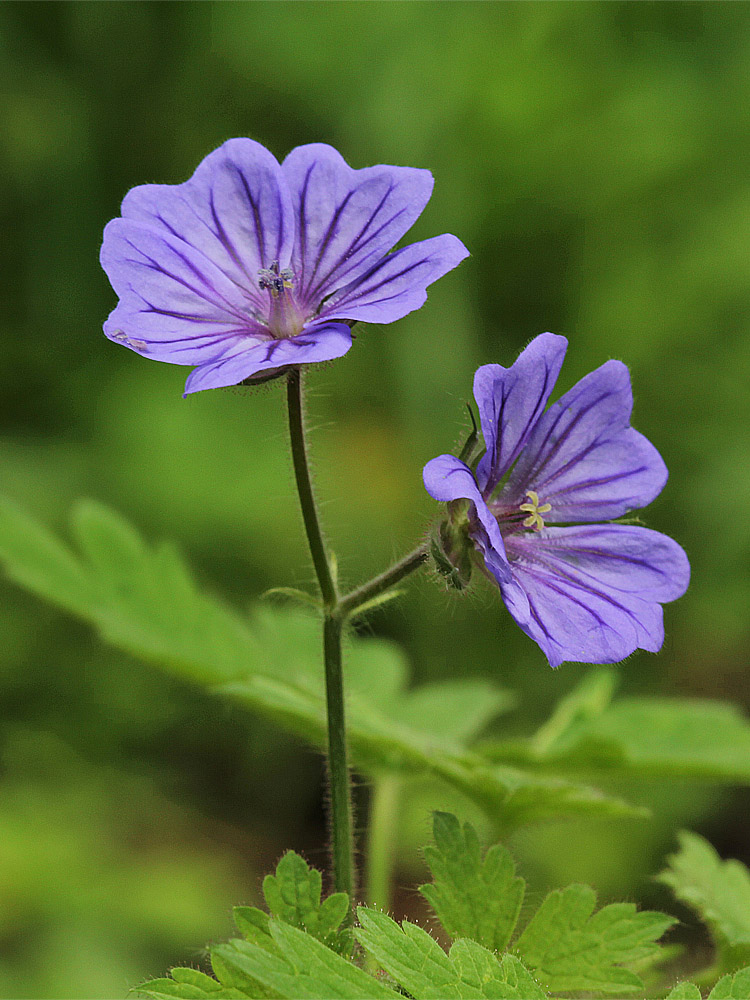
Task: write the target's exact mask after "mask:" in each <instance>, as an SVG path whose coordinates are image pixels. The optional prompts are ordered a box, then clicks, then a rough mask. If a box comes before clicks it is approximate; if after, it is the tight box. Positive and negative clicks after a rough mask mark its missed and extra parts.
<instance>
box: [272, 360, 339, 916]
mask: <svg viewBox="0 0 750 1000" xmlns="http://www.w3.org/2000/svg"><path fill="white" fill-rule="evenodd" d="M287 403H288V408H289V437H290V440H291V445H292V462H293V464H294V475H295V479H296V481H297V492H298V493H299V502H300V507H301V508H302V520H303V521H304V525H305V532H306V534H307V541H308V544H309V546H310V554H311V556H312V561H313V566H314V567H315V575H316V576H317V578H318V585H319V587H320V593H321V596H322V598H323V662H324V665H325V678H326V706H327V717H328V778H329V781H330V788H331V814H330V825H331V855H332V862H333V884H334V886H335V889H336V891H337V892H345V893H347V894H348V896H349V899H350V900H352V902H353V900H354V839H353V835H352V806H351V789H350V784H349V767H348V764H347V760H346V722H345V713H344V678H343V671H342V662H341V629H342V624H343V617H342V616H341V614H340V613H339V609H338V597H337V594H336V583H335V581H334V578H333V574H332V572H331V566H330V563H329V561H328V554H327V553H326V548H325V543H324V542H323V534H322V532H321V530H320V523H319V522H318V511H317V507H316V506H315V496H314V494H313V490H312V483H311V481H310V467H309V465H308V462H307V449H306V447H305V427H304V416H303V411H302V376H301V373H300V371H299V370H298V369H294V368H293V369H292V370H291V371H290V372H289V375H288V376H287Z"/></svg>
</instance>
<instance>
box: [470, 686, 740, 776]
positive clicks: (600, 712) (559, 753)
mask: <svg viewBox="0 0 750 1000" xmlns="http://www.w3.org/2000/svg"><path fill="white" fill-rule="evenodd" d="M614 687H615V675H614V674H613V673H612V672H611V671H609V670H606V669H603V668H598V669H596V670H594V671H592V673H591V674H590V675H588V676H587V677H586V678H585V679H584V680H583V681H582V683H581V684H580V685H579V686H578V688H576V689H575V690H574V691H573V692H572V694H570V695H569V696H568V697H567V698H564V699H562V701H561V702H560V703H559V704H558V705H557V707H556V709H555V711H554V713H553V715H552V716H551V717H550V719H549V720H548V721H547V722H546V723H545V724H544V725H543V726H542V727H541V729H539V730H538V732H537V733H536V734H535V735H534V736H533V737H532V738H531V739H529V740H527V741H525V742H519V741H515V742H511V741H505V742H504V741H496V742H491V743H490V742H487V743H486V744H484V745H483V747H482V750H483V752H484V753H485V754H486V755H487V756H488V757H490V758H491V759H493V760H510V761H513V762H514V763H519V764H524V765H533V766H535V767H538V768H542V769H550V770H554V771H557V772H559V773H572V774H575V773H579V772H583V773H586V774H591V773H596V772H603V773H606V774H611V775H612V776H613V777H665V778H695V779H706V780H710V781H717V782H742V783H744V784H748V783H750V723H749V722H748V719H747V717H746V716H745V715H744V714H743V713H742V711H741V710H740V709H739V708H737V707H736V706H735V705H731V704H729V703H727V702H721V701H708V700H702V699H698V698H695V699H689V700H688V699H684V698H621V699H618V700H616V701H614V702H611V698H612V694H613V692H614Z"/></svg>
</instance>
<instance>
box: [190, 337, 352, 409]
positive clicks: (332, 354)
mask: <svg viewBox="0 0 750 1000" xmlns="http://www.w3.org/2000/svg"><path fill="white" fill-rule="evenodd" d="M351 346H352V334H351V330H350V329H349V327H348V326H346V325H345V324H344V323H320V324H314V325H311V326H309V327H305V329H304V330H303V331H302V333H300V334H298V335H297V336H296V337H288V338H285V339H283V340H266V341H264V342H263V343H257V342H247V343H246V344H245V345H242V344H238V345H237V346H236V348H235V349H234V352H233V353H232V354H231V355H230V356H228V357H223V358H221V359H219V360H218V361H216V362H214V363H213V364H205V365H201V367H200V368H196V369H195V371H193V372H191V373H190V375H189V376H188V379H187V382H186V383H185V393H184V395H186V396H187V395H189V394H190V393H191V392H198V391H200V390H201V389H219V388H221V387H222V386H227V385H237V384H238V383H239V382H242V381H244V380H245V379H246V378H250V377H251V376H252V375H255V374H257V373H258V372H263V371H269V370H270V369H273V368H284V367H287V366H289V365H306V364H311V363H312V362H315V361H330V360H332V359H333V358H340V357H342V355H344V354H346V352H347V351H348V350H349V348H350V347H351Z"/></svg>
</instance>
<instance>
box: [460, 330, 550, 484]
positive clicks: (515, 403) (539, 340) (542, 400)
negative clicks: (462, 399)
mask: <svg viewBox="0 0 750 1000" xmlns="http://www.w3.org/2000/svg"><path fill="white" fill-rule="evenodd" d="M567 346H568V342H567V340H566V339H565V337H558V336H556V335H555V334H553V333H542V334H540V336H538V337H535V338H534V340H532V341H531V343H530V344H529V346H528V347H527V348H526V349H525V350H524V351H523V352H522V353H521V354H520V355H519V356H518V358H517V360H516V361H515V363H514V364H513V365H512V366H511V367H510V368H503V366H502V365H483V366H482V367H481V368H479V369H478V370H477V373H476V375H475V376H474V398H475V399H476V401H477V406H478V408H479V419H480V421H481V424H482V436H483V437H484V443H485V445H486V446H487V451H486V452H485V454H484V455H483V456H482V459H481V461H480V462H479V465H478V467H477V481H478V483H479V486H480V487H481V489H482V492H483V493H486V492H491V491H492V490H493V489H494V488H495V486H496V485H497V484H498V483H499V482H500V480H501V479H502V477H503V476H504V475H505V473H506V472H507V471H508V469H509V468H510V466H511V465H512V464H513V462H514V461H515V459H516V458H517V457H518V454H519V452H520V451H521V449H522V448H523V446H524V445H525V443H526V441H527V439H528V437H529V435H530V434H531V432H532V431H533V429H534V425H535V423H536V421H537V420H538V419H539V417H540V415H541V413H542V411H543V410H544V407H545V406H546V404H547V400H548V399H549V396H550V393H551V392H552V389H553V388H554V385H555V382H556V381H557V376H558V375H559V374H560V368H561V366H562V363H563V358H564V357H565V350H566V348H567Z"/></svg>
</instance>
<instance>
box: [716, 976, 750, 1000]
mask: <svg viewBox="0 0 750 1000" xmlns="http://www.w3.org/2000/svg"><path fill="white" fill-rule="evenodd" d="M748 997H750V968H749V969H740V971H739V972H735V973H734V974H733V975H728V976H722V978H721V979H720V980H719V981H718V983H717V984H716V986H714V988H713V989H712V990H711V992H710V993H709V994H708V997H707V998H706V1000H748Z"/></svg>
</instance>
